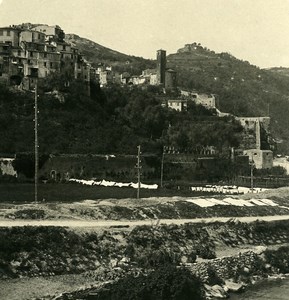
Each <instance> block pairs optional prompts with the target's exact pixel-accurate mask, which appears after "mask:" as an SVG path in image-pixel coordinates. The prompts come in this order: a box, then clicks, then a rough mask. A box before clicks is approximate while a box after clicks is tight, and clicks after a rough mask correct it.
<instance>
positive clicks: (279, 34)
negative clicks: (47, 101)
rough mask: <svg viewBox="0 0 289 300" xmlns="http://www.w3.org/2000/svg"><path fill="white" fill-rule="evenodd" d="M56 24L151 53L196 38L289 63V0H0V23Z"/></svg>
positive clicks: (272, 62)
mask: <svg viewBox="0 0 289 300" xmlns="http://www.w3.org/2000/svg"><path fill="white" fill-rule="evenodd" d="M23 22H31V23H45V24H49V25H56V24H57V25H59V26H61V27H62V29H63V30H64V31H65V32H66V33H75V34H78V35H80V36H82V37H86V38H89V39H91V40H93V41H95V42H97V43H99V44H101V45H103V46H106V47H109V48H112V49H114V50H117V51H120V52H123V53H126V54H132V55H136V56H143V57H145V58H154V57H155V53H156V50H157V49H160V48H162V49H166V50H167V52H168V53H174V52H176V51H177V49H179V48H182V47H183V46H184V44H189V43H193V42H199V43H201V44H202V45H203V46H206V47H208V48H209V49H211V50H214V51H216V52H230V53H231V54H233V55H234V56H236V57H237V58H240V59H244V60H248V61H249V62H250V63H252V64H255V65H257V66H260V67H272V66H283V67H289V0H0V26H6V25H10V24H20V23H23Z"/></svg>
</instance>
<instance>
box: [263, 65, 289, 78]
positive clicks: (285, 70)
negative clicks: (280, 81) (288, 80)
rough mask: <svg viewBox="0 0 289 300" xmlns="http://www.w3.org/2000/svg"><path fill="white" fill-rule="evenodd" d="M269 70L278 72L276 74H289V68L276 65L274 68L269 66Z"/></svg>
mask: <svg viewBox="0 0 289 300" xmlns="http://www.w3.org/2000/svg"><path fill="white" fill-rule="evenodd" d="M267 70H269V71H270V72H273V73H276V74H280V75H283V76H289V68H283V67H274V68H269V69H267Z"/></svg>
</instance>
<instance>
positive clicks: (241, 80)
mask: <svg viewBox="0 0 289 300" xmlns="http://www.w3.org/2000/svg"><path fill="white" fill-rule="evenodd" d="M168 62H169V66H170V67H173V68H175V69H176V70H177V71H178V84H179V86H180V87H182V88H187V89H194V90H197V91H199V92H204V93H212V94H215V96H216V97H217V105H218V107H219V109H220V110H221V111H223V112H229V113H232V114H234V115H236V116H249V117H250V116H270V117H271V130H272V134H273V135H274V136H275V137H276V138H278V140H280V142H281V140H282V141H283V142H282V143H281V144H279V145H278V146H279V151H280V152H284V153H286V151H287V149H289V144H288V134H289V131H288V128H289V118H288V117H287V116H288V113H289V100H288V98H289V85H288V83H289V77H288V76H287V73H286V72H277V71H276V70H273V71H270V70H263V69H260V68H258V67H256V66H253V65H250V63H249V62H247V61H242V60H238V59H237V58H235V57H234V56H232V55H231V54H229V53H220V54H217V53H215V52H213V51H210V50H208V49H206V48H204V47H202V46H201V45H200V44H198V45H197V44H196V43H193V44H192V45H191V46H190V47H188V46H187V47H185V48H183V49H180V50H179V51H178V53H176V54H171V55H169V56H168Z"/></svg>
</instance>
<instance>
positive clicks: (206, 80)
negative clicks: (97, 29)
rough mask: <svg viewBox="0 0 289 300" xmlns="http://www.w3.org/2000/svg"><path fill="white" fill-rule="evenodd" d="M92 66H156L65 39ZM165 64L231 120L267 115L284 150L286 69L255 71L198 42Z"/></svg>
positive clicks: (137, 69)
mask: <svg viewBox="0 0 289 300" xmlns="http://www.w3.org/2000/svg"><path fill="white" fill-rule="evenodd" d="M66 40H67V41H68V42H70V43H72V44H74V45H75V46H77V47H78V48H79V49H80V50H81V52H82V53H83V54H84V55H85V57H86V58H87V59H88V60H89V61H90V62H92V63H93V65H95V66H96V65H98V64H99V63H105V64H108V65H111V66H113V69H114V70H115V71H119V72H124V71H126V72H129V73H130V74H140V73H141V71H142V70H144V69H147V68H155V67H156V62H155V61H152V60H147V59H143V58H141V57H134V56H128V55H125V54H122V53H119V52H116V51H113V50H111V49H108V48H105V47H103V46H100V45H98V44H96V43H94V42H92V41H90V40H87V39H83V38H81V37H79V36H77V35H71V34H69V35H66ZM167 66H168V67H171V68H174V69H175V70H177V72H178V85H179V87H180V88H185V89H193V90H196V91H199V92H204V93H213V94H215V95H216V97H217V105H218V108H219V109H220V110H221V111H223V112H228V113H232V114H234V115H236V116H270V117H271V118H272V120H271V132H272V134H273V136H274V137H275V138H276V141H277V143H278V151H279V152H282V153H284V154H285V153H286V152H289V138H288V136H289V131H288V128H289V118H288V117H287V116H288V114H289V100H288V97H289V78H288V69H286V68H272V69H266V70H265V69H260V68H258V67H257V66H254V65H251V64H250V63H249V62H248V61H242V60H239V59H237V58H235V57H234V56H233V55H231V54H229V53H215V52H214V51H211V50H209V49H207V48H206V47H203V46H202V45H201V44H198V43H192V44H187V45H185V46H184V47H183V48H181V49H179V50H178V52H177V53H175V54H170V55H168V57H167Z"/></svg>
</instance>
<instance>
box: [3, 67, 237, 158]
mask: <svg viewBox="0 0 289 300" xmlns="http://www.w3.org/2000/svg"><path fill="white" fill-rule="evenodd" d="M87 89H88V86H86V85H84V84H83V83H81V82H79V81H77V80H73V79H72V78H70V75H69V72H67V74H61V75H54V76H51V77H50V78H48V79H47V80H46V81H45V82H40V83H39V100H38V107H39V117H38V119H39V130H38V131H39V145H40V148H39V149H40V153H42V154H43V153H47V154H50V153H85V154H88V153H97V154H98V153H104V154H107V153H123V154H135V152H136V146H137V145H141V146H142V149H143V151H144V152H146V153H155V154H160V153H161V151H162V147H163V146H164V145H173V146H175V147H178V148H180V149H181V150H185V149H187V148H193V147H205V146H216V147H217V148H220V149H221V148H224V147H229V146H237V145H238V134H239V133H240V131H241V127H240V125H238V124H237V123H236V122H235V121H234V120H233V119H228V118H217V117H216V116H214V112H213V111H209V110H206V109H204V108H202V107H200V106H198V105H195V104H194V103H191V104H190V105H189V108H188V111H185V112H177V111H175V110H171V109H168V108H167V107H163V105H162V104H163V102H165V100H166V98H163V96H160V95H159V94H158V91H157V90H154V89H147V90H143V89H140V88H137V87H121V86H117V85H113V86H110V87H107V88H105V89H100V88H99V86H98V85H96V84H94V83H91V84H90V91H91V93H90V96H88V93H87ZM0 106H1V112H0V125H1V127H0V128H1V129H0V138H1V141H2V142H1V145H0V152H2V153H11V154H14V153H20V152H33V149H34V122H33V119H34V108H33V107H34V95H33V93H30V92H19V91H15V90H10V89H8V88H7V87H4V86H0Z"/></svg>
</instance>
